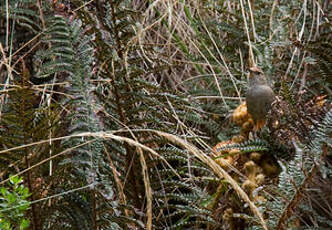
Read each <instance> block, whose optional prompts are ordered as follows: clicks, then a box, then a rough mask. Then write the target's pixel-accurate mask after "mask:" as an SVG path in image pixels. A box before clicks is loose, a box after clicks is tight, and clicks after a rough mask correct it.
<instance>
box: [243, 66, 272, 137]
mask: <svg viewBox="0 0 332 230" xmlns="http://www.w3.org/2000/svg"><path fill="white" fill-rule="evenodd" d="M274 100H275V95H274V92H273V90H272V89H271V87H270V86H269V85H268V83H267V81H266V77H265V75H264V73H263V71H262V70H261V69H260V68H259V67H257V66H253V67H251V68H250V74H249V89H248V91H247V93H246V104H247V111H248V113H249V114H250V115H251V116H252V119H253V121H254V128H253V131H255V132H257V131H259V130H260V129H261V128H262V127H263V126H264V125H265V123H266V116H267V113H268V112H269V110H270V109H271V106H272V102H273V101H274Z"/></svg>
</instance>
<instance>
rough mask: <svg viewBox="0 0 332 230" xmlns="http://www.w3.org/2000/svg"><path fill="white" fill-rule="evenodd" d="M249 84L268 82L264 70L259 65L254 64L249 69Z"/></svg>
mask: <svg viewBox="0 0 332 230" xmlns="http://www.w3.org/2000/svg"><path fill="white" fill-rule="evenodd" d="M249 71H250V73H249V85H250V86H252V85H260V84H263V85H265V84H267V82H266V78H265V75H264V72H263V71H262V70H261V69H260V68H259V67H257V66H253V67H251V68H250V69H249Z"/></svg>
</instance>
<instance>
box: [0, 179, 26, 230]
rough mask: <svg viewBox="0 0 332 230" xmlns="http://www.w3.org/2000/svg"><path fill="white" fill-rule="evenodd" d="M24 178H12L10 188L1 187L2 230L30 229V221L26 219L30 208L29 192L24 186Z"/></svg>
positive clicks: (0, 222) (0, 215) (0, 226)
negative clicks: (26, 212) (25, 215)
mask: <svg viewBox="0 0 332 230" xmlns="http://www.w3.org/2000/svg"><path fill="white" fill-rule="evenodd" d="M22 181H23V180H22V178H19V177H10V178H9V183H8V187H9V188H10V190H9V191H8V189H7V188H6V187H0V192H1V195H0V201H1V203H0V207H1V212H0V228H1V229H4V230H11V229H19V230H23V229H26V228H27V227H29V220H27V219H26V218H25V217H24V213H25V211H26V210H27V209H28V208H29V202H28V201H27V198H28V197H29V195H30V194H29V191H28V189H27V188H26V187H24V186H23V185H22Z"/></svg>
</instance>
